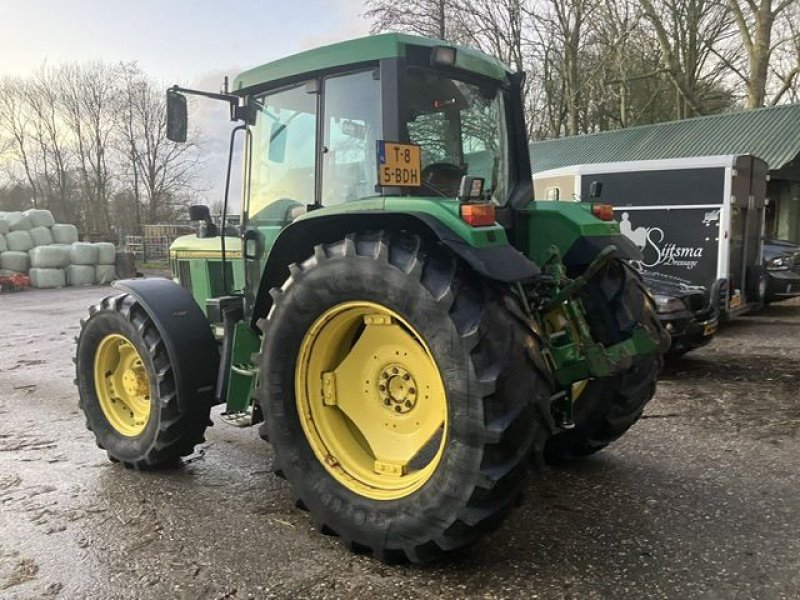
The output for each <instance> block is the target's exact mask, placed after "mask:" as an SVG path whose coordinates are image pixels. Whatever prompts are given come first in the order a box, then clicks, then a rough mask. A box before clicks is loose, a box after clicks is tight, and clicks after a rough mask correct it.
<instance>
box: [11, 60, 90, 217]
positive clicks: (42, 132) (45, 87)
mask: <svg viewBox="0 0 800 600" xmlns="http://www.w3.org/2000/svg"><path fill="white" fill-rule="evenodd" d="M58 83H59V71H58V69H56V68H52V67H49V66H47V65H43V66H42V67H41V68H40V69H39V71H37V72H36V73H35V74H34V75H33V76H32V77H31V78H30V80H29V81H28V82H27V84H26V85H25V86H24V88H23V89H24V98H25V102H26V103H27V104H28V106H29V108H30V119H31V122H32V126H33V129H34V137H35V140H36V143H37V146H38V150H39V157H40V162H41V165H42V188H43V194H44V195H45V200H46V204H47V207H48V208H50V209H51V210H52V211H54V212H55V216H56V218H57V219H59V220H62V221H70V222H71V221H74V220H75V218H76V216H77V215H75V214H73V211H72V207H71V206H70V195H71V188H72V177H71V175H70V172H71V170H72V164H71V159H72V153H71V151H70V148H69V140H68V139H67V137H66V132H65V131H64V127H63V123H62V121H61V110H62V107H61V101H62V98H61V94H60V92H59V90H60V88H59V85H58Z"/></svg>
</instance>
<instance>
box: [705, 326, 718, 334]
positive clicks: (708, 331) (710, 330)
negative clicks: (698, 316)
mask: <svg viewBox="0 0 800 600" xmlns="http://www.w3.org/2000/svg"><path fill="white" fill-rule="evenodd" d="M716 330H717V324H716V323H706V325H705V327H703V335H704V336H708V335H713V334H714V332H715V331H716Z"/></svg>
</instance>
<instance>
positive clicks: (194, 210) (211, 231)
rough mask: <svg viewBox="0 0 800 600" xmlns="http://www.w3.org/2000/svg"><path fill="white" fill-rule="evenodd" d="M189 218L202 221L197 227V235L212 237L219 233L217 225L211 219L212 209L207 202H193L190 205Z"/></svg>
mask: <svg viewBox="0 0 800 600" xmlns="http://www.w3.org/2000/svg"><path fill="white" fill-rule="evenodd" d="M189 220H190V221H200V225H198V227H197V237H199V238H210V237H216V236H217V234H218V231H219V230H218V229H217V226H216V225H215V224H214V222H213V221H212V220H211V211H209V210H208V206H206V205H205V204H193V205H192V206H190V207H189Z"/></svg>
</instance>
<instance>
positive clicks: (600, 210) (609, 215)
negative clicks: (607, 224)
mask: <svg viewBox="0 0 800 600" xmlns="http://www.w3.org/2000/svg"><path fill="white" fill-rule="evenodd" d="M592 214H593V215H594V216H595V217H597V218H598V219H600V220H601V221H613V220H614V207H613V206H611V205H610V204H592Z"/></svg>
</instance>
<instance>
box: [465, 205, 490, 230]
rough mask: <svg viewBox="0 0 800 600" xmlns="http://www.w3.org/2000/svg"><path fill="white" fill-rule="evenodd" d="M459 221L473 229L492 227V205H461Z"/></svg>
mask: <svg viewBox="0 0 800 600" xmlns="http://www.w3.org/2000/svg"><path fill="white" fill-rule="evenodd" d="M461 220H463V221H464V222H465V223H466V224H467V225H472V226H473V227H486V226H487V225H494V220H495V217H494V204H462V205H461Z"/></svg>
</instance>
